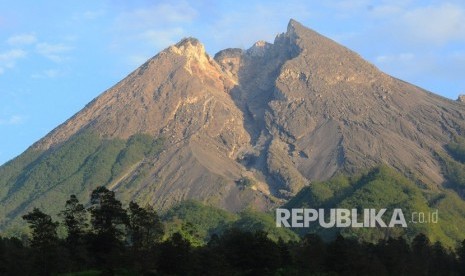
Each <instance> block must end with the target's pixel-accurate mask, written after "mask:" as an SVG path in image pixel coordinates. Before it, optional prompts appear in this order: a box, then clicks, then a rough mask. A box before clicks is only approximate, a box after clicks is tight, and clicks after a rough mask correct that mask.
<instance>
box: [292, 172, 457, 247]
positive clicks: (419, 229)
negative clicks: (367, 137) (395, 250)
mask: <svg viewBox="0 0 465 276" xmlns="http://www.w3.org/2000/svg"><path fill="white" fill-rule="evenodd" d="M285 208H315V209H319V208H324V209H325V210H327V212H326V213H325V215H326V216H328V215H329V209H330V208H344V209H354V208H355V209H357V210H358V213H359V214H360V216H359V221H362V219H360V217H361V218H363V215H362V210H363V209H369V208H374V209H376V210H380V209H382V208H386V209H387V210H388V211H387V212H386V214H385V215H384V216H383V220H384V221H385V222H386V223H389V221H390V218H391V214H392V211H393V210H394V209H396V208H400V209H402V212H403V214H404V216H405V220H406V222H407V227H406V228H402V227H395V228H379V227H377V228H366V227H361V228H352V227H349V228H330V229H324V228H322V227H320V226H319V224H318V223H312V224H311V225H310V227H309V228H307V229H295V230H297V231H299V232H300V233H305V232H317V233H319V234H321V235H322V236H323V237H325V238H328V239H329V238H332V237H334V236H335V235H336V234H337V233H341V234H342V235H344V236H348V237H356V238H358V239H360V240H365V241H372V242H376V241H378V240H380V239H385V238H387V237H398V236H403V237H406V238H408V239H411V238H413V237H414V236H415V235H416V234H418V233H424V234H426V235H427V236H428V237H429V238H430V239H431V240H432V241H441V242H442V243H443V244H445V245H448V246H455V245H456V242H457V241H460V240H463V239H464V238H465V232H464V231H463V229H465V202H464V201H463V200H462V199H460V197H459V196H458V195H457V194H456V193H455V192H453V191H452V190H449V189H439V190H436V191H434V192H433V191H431V190H429V189H427V188H423V187H421V186H420V185H419V184H417V183H414V182H413V181H412V180H409V179H407V178H406V177H404V176H403V175H401V174H399V173H398V172H396V171H395V170H394V169H392V168H390V167H387V166H380V167H377V168H375V169H373V170H371V171H369V172H368V173H365V174H362V175H360V176H354V177H345V176H337V177H335V178H333V179H331V180H329V181H326V182H317V183H313V184H312V185H311V186H309V187H306V188H304V189H303V190H302V191H301V192H300V193H299V194H297V195H296V197H295V198H293V199H292V200H291V201H289V202H288V203H287V204H286V205H285ZM436 210H437V211H438V222H437V223H433V222H429V223H414V222H412V220H415V221H417V220H418V217H417V216H415V217H412V213H413V212H417V213H420V212H422V213H424V214H425V217H428V216H429V215H431V214H432V213H434V212H435V211H436ZM326 221H328V218H327V219H326Z"/></svg>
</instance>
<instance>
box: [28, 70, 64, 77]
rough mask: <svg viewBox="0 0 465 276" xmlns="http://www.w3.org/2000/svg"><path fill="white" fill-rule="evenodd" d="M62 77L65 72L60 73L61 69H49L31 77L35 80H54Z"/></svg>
mask: <svg viewBox="0 0 465 276" xmlns="http://www.w3.org/2000/svg"><path fill="white" fill-rule="evenodd" d="M62 75H63V72H62V71H60V70H59V69H47V70H44V71H42V72H40V73H35V74H32V75H31V77H32V78H34V79H44V78H49V79H53V78H57V77H60V76H62Z"/></svg>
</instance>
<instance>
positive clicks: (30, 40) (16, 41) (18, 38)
mask: <svg viewBox="0 0 465 276" xmlns="http://www.w3.org/2000/svg"><path fill="white" fill-rule="evenodd" d="M36 41H37V38H36V36H35V35H33V34H20V35H15V36H12V37H9V38H8V40H7V43H8V44H10V45H13V46H19V45H30V44H34V43H36Z"/></svg>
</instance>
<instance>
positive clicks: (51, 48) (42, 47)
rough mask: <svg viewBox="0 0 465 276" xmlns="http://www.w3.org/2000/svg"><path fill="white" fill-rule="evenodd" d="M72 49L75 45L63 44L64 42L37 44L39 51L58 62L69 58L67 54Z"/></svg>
mask: <svg viewBox="0 0 465 276" xmlns="http://www.w3.org/2000/svg"><path fill="white" fill-rule="evenodd" d="M72 49H73V47H71V46H68V45H66V44H63V43H58V44H50V43H39V44H37V45H36V51H37V53H39V54H40V55H42V56H44V57H46V58H48V59H50V60H51V61H53V62H57V63H59V62H62V61H64V60H66V59H67V56H66V54H67V53H68V52H69V51H71V50H72Z"/></svg>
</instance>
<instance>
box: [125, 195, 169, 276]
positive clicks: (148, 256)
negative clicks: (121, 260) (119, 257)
mask: <svg viewBox="0 0 465 276" xmlns="http://www.w3.org/2000/svg"><path fill="white" fill-rule="evenodd" d="M163 234H164V226H163V223H162V222H161V220H160V217H159V216H158V214H157V212H156V211H155V210H154V209H153V207H152V206H147V207H146V208H142V207H140V206H139V205H138V204H137V203H135V202H130V203H129V225H128V241H129V245H130V250H131V256H130V257H131V258H132V260H133V261H132V263H133V265H134V266H135V268H136V270H137V271H139V272H140V273H141V274H143V273H146V272H148V271H150V270H153V269H155V268H156V266H155V264H154V261H153V260H154V259H156V251H157V250H156V249H155V248H156V246H157V245H159V243H160V241H161V239H162V237H163Z"/></svg>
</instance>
